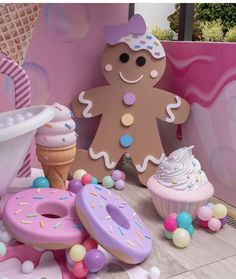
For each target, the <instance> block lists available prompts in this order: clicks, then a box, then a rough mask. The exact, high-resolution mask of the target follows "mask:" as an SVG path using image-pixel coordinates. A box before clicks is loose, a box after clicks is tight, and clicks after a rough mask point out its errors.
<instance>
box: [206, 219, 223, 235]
mask: <svg viewBox="0 0 236 279" xmlns="http://www.w3.org/2000/svg"><path fill="white" fill-rule="evenodd" d="M208 228H209V229H210V230H211V231H213V232H217V231H218V230H219V229H220V228H221V222H220V220H219V219H217V218H215V217H212V218H211V219H210V220H209V221H208Z"/></svg>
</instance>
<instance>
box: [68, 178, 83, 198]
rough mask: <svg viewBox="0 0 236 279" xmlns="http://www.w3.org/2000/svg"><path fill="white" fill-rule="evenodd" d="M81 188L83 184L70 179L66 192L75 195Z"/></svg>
mask: <svg viewBox="0 0 236 279" xmlns="http://www.w3.org/2000/svg"><path fill="white" fill-rule="evenodd" d="M82 187H83V183H82V182H81V181H80V180H78V179H72V180H71V181H70V182H69V184H68V190H69V191H70V192H72V193H75V194H77V193H78V192H79V191H80V190H81V189H82Z"/></svg>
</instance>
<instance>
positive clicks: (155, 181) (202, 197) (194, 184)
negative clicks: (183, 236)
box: [147, 146, 214, 220]
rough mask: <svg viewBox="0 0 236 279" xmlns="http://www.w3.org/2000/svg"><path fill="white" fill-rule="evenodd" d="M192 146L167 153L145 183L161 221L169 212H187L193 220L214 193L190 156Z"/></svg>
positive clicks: (203, 173) (195, 161)
mask: <svg viewBox="0 0 236 279" xmlns="http://www.w3.org/2000/svg"><path fill="white" fill-rule="evenodd" d="M193 147H194V146H189V147H182V148H179V149H177V150H175V151H173V152H171V153H170V155H169V156H168V157H166V159H165V160H163V161H162V162H161V163H160V165H159V168H158V169H157V171H156V174H155V175H153V176H151V177H150V178H149V180H148V183H147V187H148V190H149V191H150V194H151V197H152V200H153V203H154V205H155V208H156V210H157V212H158V214H159V215H160V216H161V217H162V218H163V219H165V218H166V217H167V216H168V215H169V213H171V212H177V213H180V212H181V211H187V212H188V213H189V214H190V215H191V216H192V219H193V220H195V219H196V218H197V212H198V209H199V207H201V206H202V205H203V204H205V203H206V202H207V201H208V199H209V198H211V197H212V196H213V194H214V187H213V186H212V184H211V183H210V182H209V181H208V178H207V176H206V174H205V172H204V171H203V170H202V168H201V164H200V162H199V161H198V160H197V158H196V157H195V156H194V154H193V151H192V150H193Z"/></svg>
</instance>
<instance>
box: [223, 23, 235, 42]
mask: <svg viewBox="0 0 236 279" xmlns="http://www.w3.org/2000/svg"><path fill="white" fill-rule="evenodd" d="M225 41H226V42H236V26H235V27H233V28H230V29H229V31H228V32H227V33H226V34H225Z"/></svg>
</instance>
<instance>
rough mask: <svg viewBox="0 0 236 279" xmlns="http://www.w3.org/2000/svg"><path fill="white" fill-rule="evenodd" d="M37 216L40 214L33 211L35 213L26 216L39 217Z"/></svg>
mask: <svg viewBox="0 0 236 279" xmlns="http://www.w3.org/2000/svg"><path fill="white" fill-rule="evenodd" d="M37 216H38V215H37V214H35V213H33V214H29V215H27V216H26V217H27V218H34V217H37Z"/></svg>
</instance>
